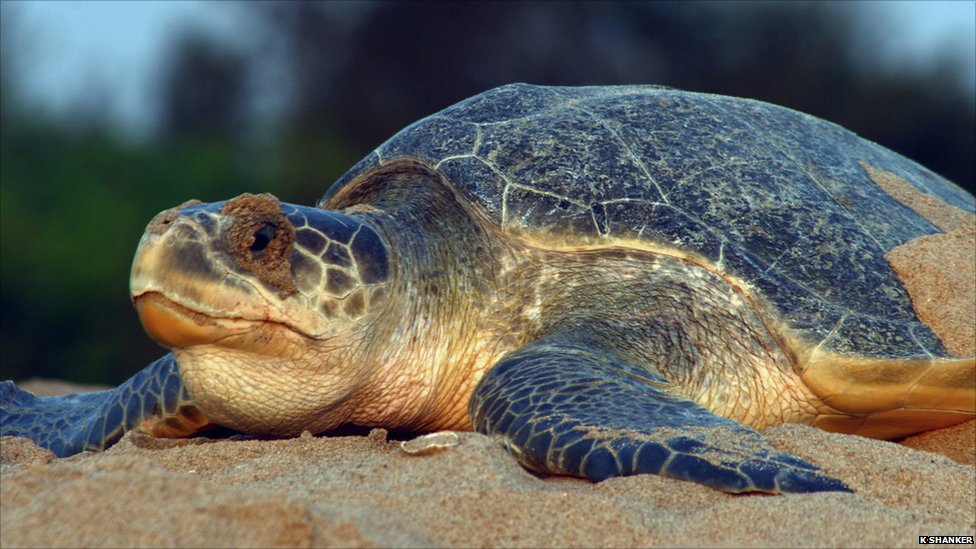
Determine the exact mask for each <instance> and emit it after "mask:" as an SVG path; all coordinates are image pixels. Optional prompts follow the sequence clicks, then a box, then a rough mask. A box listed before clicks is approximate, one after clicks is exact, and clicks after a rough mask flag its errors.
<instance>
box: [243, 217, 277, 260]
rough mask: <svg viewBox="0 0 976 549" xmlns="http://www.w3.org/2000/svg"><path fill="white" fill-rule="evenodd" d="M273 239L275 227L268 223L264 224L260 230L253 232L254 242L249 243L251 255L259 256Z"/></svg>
mask: <svg viewBox="0 0 976 549" xmlns="http://www.w3.org/2000/svg"><path fill="white" fill-rule="evenodd" d="M274 237H275V226H274V225H272V224H270V223H265V224H264V225H263V226H262V227H261V228H260V229H258V230H257V231H255V232H254V242H252V243H251V246H250V248H249V249H250V250H251V253H252V254H260V253H261V252H263V251H264V249H265V248H267V247H268V244H270V243H271V241H272V240H274Z"/></svg>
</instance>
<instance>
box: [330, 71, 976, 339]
mask: <svg viewBox="0 0 976 549" xmlns="http://www.w3.org/2000/svg"><path fill="white" fill-rule="evenodd" d="M404 158H408V159H412V161H414V162H416V160H418V159H419V161H420V162H422V163H424V164H426V165H428V166H430V167H431V168H433V169H435V170H436V171H438V172H439V173H440V174H441V175H442V176H443V178H444V180H446V181H447V182H448V184H450V185H452V186H453V187H454V189H455V192H456V194H457V195H458V196H460V197H461V198H462V200H466V201H468V202H469V203H470V205H472V206H473V207H475V208H476V209H477V210H479V211H480V212H481V214H483V217H484V218H485V219H487V220H489V222H491V223H495V224H497V225H498V226H499V227H501V229H502V233H503V234H510V235H512V236H513V237H519V238H525V239H528V240H530V241H531V242H532V243H533V244H535V245H540V246H545V247H548V248H552V249H566V250H572V249H580V248H581V247H586V248H589V249H592V248H594V247H614V246H630V247H637V248H644V249H648V250H652V251H663V252H664V253H672V254H675V255H679V256H682V257H693V258H696V260H697V261H700V262H704V263H706V264H709V265H710V266H711V268H714V269H716V270H718V271H721V272H723V273H727V274H729V275H731V276H734V277H736V278H738V279H739V280H741V281H743V282H744V283H745V284H746V285H747V286H748V287H749V288H750V289H751V290H752V291H754V292H757V293H758V294H759V295H760V296H761V297H762V298H763V299H762V300H761V301H762V302H764V303H766V304H767V306H770V307H773V308H774V309H775V310H776V313H777V318H779V319H781V321H782V322H785V324H786V325H787V326H788V327H789V328H790V329H791V330H792V331H793V333H795V334H797V335H798V336H799V337H800V338H801V339H802V340H805V341H806V342H808V343H811V344H819V345H821V346H822V347H824V348H825V349H828V350H831V351H833V352H836V353H841V354H845V355H856V356H866V357H886V358H898V357H904V358H908V357H929V358H933V357H943V356H948V355H949V354H948V352H947V351H946V349H945V348H944V347H943V344H942V343H941V342H940V340H939V339H938V338H937V337H936V336H935V334H933V332H932V331H931V329H930V328H929V327H928V326H927V325H925V324H924V323H923V322H921V321H920V320H919V319H918V317H917V316H916V312H915V310H914V309H913V306H912V302H911V299H910V297H909V294H908V293H907V291H906V289H905V288H904V286H903V285H902V282H901V281H900V280H899V278H898V277H897V275H896V274H895V272H894V271H893V270H892V268H891V267H890V265H889V263H888V261H887V260H886V259H885V254H886V253H888V252H889V251H890V250H891V249H892V248H894V247H896V246H899V245H901V244H905V243H907V242H909V241H911V240H913V239H916V238H919V237H922V236H925V235H929V234H934V233H938V232H940V230H939V228H938V227H936V226H934V225H933V223H932V222H930V221H929V220H928V219H926V218H925V217H923V216H922V215H920V214H919V213H916V211H914V210H913V209H911V208H909V207H908V206H906V205H904V204H902V203H901V202H899V201H898V200H896V199H895V198H893V197H892V196H891V195H889V194H888V193H887V192H886V191H885V190H883V189H882V188H881V187H879V185H878V184H877V183H876V182H875V181H874V180H873V179H872V177H871V175H870V173H869V170H871V169H874V170H881V171H884V172H890V173H891V174H894V175H895V176H898V177H899V178H902V179H904V180H906V181H908V182H910V184H911V185H912V186H914V188H915V189H917V190H919V191H921V192H924V193H927V194H929V195H932V196H934V197H937V198H938V199H939V200H941V201H943V202H945V203H948V204H950V205H952V206H955V207H957V208H959V209H961V210H963V211H965V212H973V210H974V199H973V196H971V195H970V194H968V193H967V192H966V191H964V190H962V189H961V188H960V187H958V186H956V185H955V184H953V183H951V182H949V181H947V180H946V179H944V178H942V177H940V176H938V175H936V174H934V173H933V172H931V171H929V170H927V169H926V168H924V167H922V166H920V165H918V164H916V163H915V162H912V161H911V160H908V159H906V158H904V157H902V156H900V155H898V154H896V153H894V152H892V151H890V150H888V149H886V148H884V147H881V146H880V145H877V144H875V143H872V142H870V141H867V140H864V139H861V138H859V137H858V136H857V135H855V134H854V133H852V132H850V131H848V130H845V129H844V128H842V127H840V126H837V125H835V124H832V123H830V122H826V121H824V120H821V119H818V118H815V117H812V116H809V115H806V114H803V113H800V112H797V111H793V110H790V109H786V108H783V107H779V106H775V105H771V104H768V103H763V102H759V101H753V100H747V99H739V98H733V97H725V96H718V95H708V94H700V93H690V92H684V91H679V90H674V89H669V88H662V87H655V86H620V87H581V88H568V87H544V86H532V85H525V84H514V85H508V86H504V87H500V88H496V89H493V90H489V91H487V92H485V93H482V94H480V95H477V96H474V97H472V98H470V99H467V100H465V101H462V102H460V103H458V104H456V105H453V106H451V107H448V108H446V109H444V110H443V111H441V112H439V113H436V114H434V115H432V116H429V117H427V118H424V119H422V120H420V121H418V122H416V123H414V124H412V125H411V126H408V127H407V128H405V129H404V130H402V131H401V132H399V133H398V134H396V135H395V136H393V137H392V138H391V139H390V140H388V141H387V142H386V143H384V144H383V145H381V146H380V147H379V148H378V149H376V150H375V151H374V152H373V153H372V154H370V155H369V156H368V157H366V158H365V159H363V160H362V161H361V162H360V163H358V164H357V165H356V166H354V167H353V168H352V169H351V170H350V171H349V172H348V173H346V174H345V175H344V176H343V177H342V178H340V179H339V181H337V182H336V184H335V185H333V186H332V188H330V190H329V192H327V193H326V195H325V197H323V199H322V200H321V201H320V205H321V206H322V207H326V208H336V207H343V206H348V205H349V204H344V203H343V200H342V196H341V195H345V194H346V193H344V192H342V190H343V188H344V187H345V186H346V185H356V184H357V182H359V181H362V176H363V174H368V173H369V172H371V171H373V170H377V169H380V168H382V167H383V166H387V165H389V164H390V163H391V162H397V161H400V160H401V159H404Z"/></svg>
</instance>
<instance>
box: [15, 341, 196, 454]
mask: <svg viewBox="0 0 976 549" xmlns="http://www.w3.org/2000/svg"><path fill="white" fill-rule="evenodd" d="M0 408H2V410H0V434H2V435H3V436H16V437H24V438H29V439H31V440H33V441H34V442H35V443H37V445H39V446H42V447H44V448H48V449H50V450H51V451H52V452H54V453H55V454H56V455H57V456H58V457H66V456H70V455H73V454H77V453H78V452H83V451H85V450H103V449H105V448H107V447H108V446H111V445H112V444H113V443H115V442H116V441H117V440H118V439H119V438H121V437H122V435H123V434H124V433H125V432H126V431H130V430H132V429H134V428H137V427H139V428H142V429H145V430H147V431H149V432H151V433H153V434H154V435H158V436H186V435H189V434H192V433H194V432H196V431H199V430H201V429H203V428H205V427H207V426H209V425H210V422H209V420H207V418H206V417H204V416H203V414H201V413H200V412H199V411H198V410H197V409H196V407H195V406H193V403H192V402H191V400H190V395H189V393H188V392H187V390H186V388H185V387H184V386H183V380H182V378H180V372H179V369H178V368H177V366H176V360H175V359H174V358H173V355H172V354H167V355H166V356H164V357H162V358H160V359H159V360H157V361H155V362H153V363H152V364H150V365H149V366H147V367H146V368H145V369H143V370H142V371H140V372H139V373H137V374H136V375H134V376H132V377H131V378H129V379H128V380H127V381H126V382H125V383H123V384H122V385H120V386H118V387H116V388H115V389H110V390H106V391H95V392H89V393H76V394H70V395H62V396H54V397H37V396H34V395H33V394H32V393H30V392H28V391H25V390H23V389H21V388H19V387H17V386H16V385H14V383H13V382H12V381H4V382H3V383H2V384H0Z"/></svg>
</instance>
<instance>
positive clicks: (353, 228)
mask: <svg viewBox="0 0 976 549" xmlns="http://www.w3.org/2000/svg"><path fill="white" fill-rule="evenodd" d="M390 268H391V257H390V254H389V250H388V248H387V245H386V244H385V242H384V241H383V239H382V238H381V237H380V235H379V234H378V233H377V232H376V231H375V230H374V229H373V228H371V227H370V226H369V225H368V224H366V223H365V222H364V221H363V220H361V219H359V218H357V217H353V216H350V215H345V214H342V213H338V212H332V211H326V210H322V209H318V208H309V207H303V206H295V205H291V204H282V203H280V202H279V201H278V200H277V199H276V198H275V197H273V196H271V195H269V194H262V195H250V194H245V195H242V196H239V197H237V198H235V199H233V200H228V201H226V202H217V203H213V204H203V203H199V202H195V201H191V202H188V203H185V204H183V205H181V206H178V207H176V208H173V209H170V210H166V211H164V212H162V213H160V214H159V215H157V216H156V217H155V218H154V219H153V220H152V221H151V222H150V223H149V225H148V227H147V228H146V232H145V234H144V235H143V237H142V240H141V241H140V243H139V248H138V250H137V252H136V256H135V260H134V261H133V265H132V273H131V280H130V289H131V295H132V300H133V303H134V304H135V306H136V308H137V310H138V311H139V318H140V320H141V321H142V324H143V326H144V328H145V329H146V331H147V332H148V333H149V335H150V336H151V337H152V338H153V339H155V340H156V341H157V342H159V343H160V344H162V345H163V346H165V347H168V348H170V349H171V350H173V352H174V354H175V355H176V357H177V361H178V362H179V364H180V370H181V374H182V376H183V378H184V381H185V382H186V384H187V387H188V389H189V390H190V393H191V395H192V396H193V398H194V401H195V402H196V403H197V404H198V405H199V406H200V408H201V410H202V411H203V412H204V413H205V414H206V415H207V416H208V417H210V418H211V419H212V420H214V421H216V422H218V423H221V424H223V425H226V426H228V427H232V428H235V429H238V430H241V431H244V432H256V433H269V434H283V435H284V434H297V433H300V432H301V431H302V430H303V429H314V428H315V427H316V426H315V424H314V422H312V421H310V420H309V418H312V417H314V418H318V419H320V420H321V421H322V422H323V426H322V428H330V427H332V426H334V425H328V423H330V422H331V423H339V422H341V418H340V416H342V415H343V411H342V410H339V409H337V408H336V407H341V405H342V403H343V402H344V401H346V400H347V397H348V396H349V394H350V393H351V392H352V391H354V390H355V389H356V387H357V385H359V384H360V383H361V381H362V379H363V378H364V377H365V376H367V375H368V372H366V371H363V370H365V368H360V367H357V364H358V362H357V356H356V353H357V352H358V351H359V349H360V348H361V347H362V346H363V345H364V342H366V341H368V339H369V336H370V329H369V327H370V324H371V322H372V321H373V320H374V319H375V318H376V317H377V316H378V315H381V314H382V309H383V307H384V303H385V302H386V301H387V300H386V295H387V293H388V286H389V279H390V277H391V273H390V270H391V269H390Z"/></svg>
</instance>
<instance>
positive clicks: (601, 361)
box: [469, 341, 850, 493]
mask: <svg viewBox="0 0 976 549" xmlns="http://www.w3.org/2000/svg"><path fill="white" fill-rule="evenodd" d="M469 413H470V415H471V420H472V423H473V425H474V427H475V429H476V430H478V431H480V432H483V433H487V434H497V435H501V436H502V437H504V439H505V441H506V444H507V446H508V447H509V449H510V450H511V451H512V453H514V454H515V456H516V457H517V458H518V459H519V461H520V462H521V463H522V464H523V465H525V466H526V467H528V468H530V469H533V470H536V471H540V472H545V473H551V474H557V475H573V476H579V477H584V478H587V479H590V480H592V481H600V480H604V479H606V478H609V477H614V476H623V475H634V474H641V473H653V474H659V475H662V476H666V477H671V478H676V479H680V480H690V481H693V482H697V483H699V484H704V485H706V486H710V487H712V488H716V489H718V490H722V491H725V492H734V493H738V492H753V491H755V492H770V493H789V492H820V491H850V488H848V487H847V486H846V485H845V484H844V483H843V482H841V481H839V480H837V479H834V478H831V477H828V476H826V475H824V474H823V473H821V472H820V470H819V469H818V468H817V467H815V466H813V465H811V464H809V463H807V462H805V461H803V460H802V459H800V458H797V457H794V456H791V455H788V454H784V453H781V452H778V451H776V450H775V449H774V448H772V447H771V446H769V445H768V444H767V443H766V442H765V441H764V440H763V439H762V437H761V436H760V435H759V433H757V432H756V431H754V430H752V429H750V428H748V427H746V426H744V425H742V424H739V423H737V422H734V421H731V420H729V419H725V418H722V417H719V416H717V415H715V414H713V413H711V412H709V411H708V410H706V409H705V408H704V407H702V406H700V405H699V404H697V403H695V402H693V401H691V400H688V399H686V398H684V397H682V396H679V395H677V394H675V393H673V392H671V391H670V390H669V384H668V382H667V380H666V379H664V378H663V377H661V376H659V375H656V374H653V373H650V372H648V371H647V370H646V369H642V368H640V367H638V366H635V365H633V364H630V363H628V362H626V361H624V360H621V359H618V358H614V357H612V356H607V354H606V353H600V352H596V351H594V350H593V349H590V348H586V347H576V346H572V345H553V344H548V343H546V342H544V341H538V342H535V343H533V344H530V345H528V346H526V347H523V348H522V349H519V350H518V351H515V352H513V353H512V354H510V355H508V356H506V357H505V358H504V359H503V360H501V361H500V362H499V363H498V364H497V365H496V366H495V367H494V368H492V369H491V370H490V371H488V373H487V374H486V375H485V377H484V378H483V379H482V380H481V382H480V383H479V384H478V386H477V387H476V388H475V390H474V394H473V396H472V398H471V402H470V405H469Z"/></svg>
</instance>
